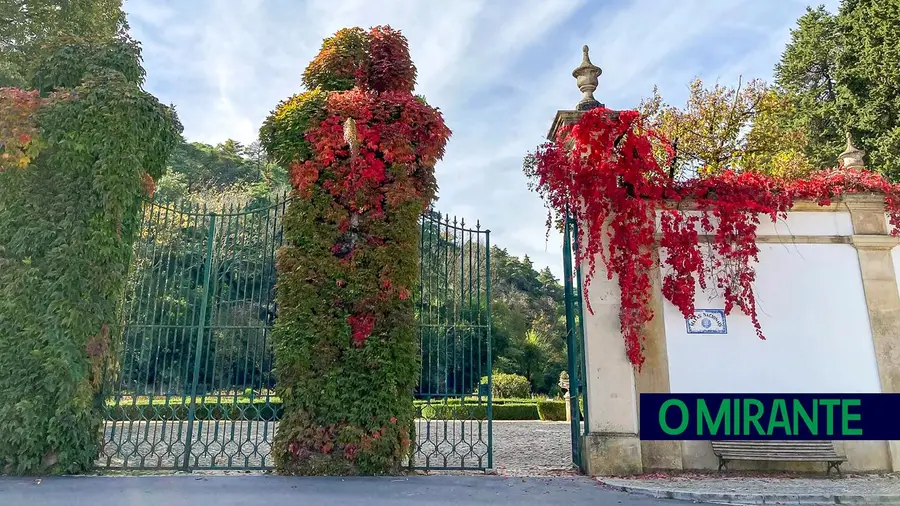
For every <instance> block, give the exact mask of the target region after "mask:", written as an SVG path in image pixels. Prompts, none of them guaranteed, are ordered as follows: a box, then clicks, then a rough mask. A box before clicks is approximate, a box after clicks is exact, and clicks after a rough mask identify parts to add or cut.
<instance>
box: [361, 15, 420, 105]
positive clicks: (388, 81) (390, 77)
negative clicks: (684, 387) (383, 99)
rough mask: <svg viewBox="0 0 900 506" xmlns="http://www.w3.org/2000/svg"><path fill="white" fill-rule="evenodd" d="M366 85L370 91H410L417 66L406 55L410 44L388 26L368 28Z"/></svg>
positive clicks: (414, 82) (414, 79)
mask: <svg viewBox="0 0 900 506" xmlns="http://www.w3.org/2000/svg"><path fill="white" fill-rule="evenodd" d="M367 70H368V72H367V74H368V75H367V82H366V87H368V88H369V89H371V90H373V91H377V92H384V91H400V92H405V93H412V91H413V88H414V87H415V85H416V67H415V66H414V65H413V62H412V58H411V57H410V56H409V44H408V43H407V41H406V37H404V36H403V35H402V34H401V33H400V32H399V31H397V30H394V29H393V28H391V27H390V26H376V27H374V28H372V29H371V30H369V68H368V69H367Z"/></svg>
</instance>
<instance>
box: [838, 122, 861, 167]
mask: <svg viewBox="0 0 900 506" xmlns="http://www.w3.org/2000/svg"><path fill="white" fill-rule="evenodd" d="M865 154H866V152H865V151H863V150H861V149H859V148H858V147H856V146H854V145H853V136H852V135H850V132H849V131H848V132H847V147H846V149H844V152H843V153H841V154H840V155H838V164H839V166H840V167H841V168H844V169H864V168H865V167H866V166H865V163H864V162H863V156H865Z"/></svg>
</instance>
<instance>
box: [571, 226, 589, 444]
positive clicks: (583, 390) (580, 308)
mask: <svg viewBox="0 0 900 506" xmlns="http://www.w3.org/2000/svg"><path fill="white" fill-rule="evenodd" d="M572 236H573V237H574V239H575V241H574V242H575V254H576V255H575V257H576V259H577V252H579V251H581V249H580V248H581V243H580V242H579V241H580V240H581V238H580V237H579V235H578V222H577V221H576V220H575V219H572ZM574 289H575V293H574V295H575V301H576V303H577V304H576V307H575V309H576V311H577V315H578V340H577V342H578V349H579V351H580V354H581V364H580V365H581V371H580V374H579V376H578V400H579V401H580V404H581V405H580V406H579V411H580V412H581V418H582V421H583V423H584V426H583V428H582V434H584V435H587V434H588V432H589V431H590V429H589V423H588V396H587V356H586V355H585V353H586V350H585V345H584V344H585V343H584V339H585V337H584V305H583V298H584V289H583V287H582V286H581V263H580V262H578V263H576V264H575V287H574Z"/></svg>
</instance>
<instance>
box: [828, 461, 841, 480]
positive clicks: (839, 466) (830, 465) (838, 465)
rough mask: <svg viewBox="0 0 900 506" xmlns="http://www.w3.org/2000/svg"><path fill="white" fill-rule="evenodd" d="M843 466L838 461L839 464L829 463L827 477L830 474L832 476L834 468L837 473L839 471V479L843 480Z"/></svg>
mask: <svg viewBox="0 0 900 506" xmlns="http://www.w3.org/2000/svg"><path fill="white" fill-rule="evenodd" d="M841 464H842V462H840V461H838V462H829V463H828V469H827V470H826V471H825V475H830V474H831V469H832V468H833V469H834V470H835V471H837V474H838V477H839V478H843V475H842V474H841Z"/></svg>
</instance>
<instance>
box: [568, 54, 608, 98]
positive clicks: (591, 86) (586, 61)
mask: <svg viewBox="0 0 900 506" xmlns="http://www.w3.org/2000/svg"><path fill="white" fill-rule="evenodd" d="M581 51H582V53H583V54H584V57H583V58H582V60H581V65H579V66H578V68H576V69H575V70H573V71H572V77H574V78H575V82H576V83H577V84H578V89H579V90H580V91H581V93H582V97H581V100H580V101H579V102H578V105H576V106H575V110H578V111H587V110H590V109H594V108H596V107H602V106H603V104H601V103H600V102H598V101H597V99H595V98H594V90H596V89H597V83H598V80H597V78H598V77H600V74H602V73H603V70H602V69H601V68H600V67H598V66H596V65H594V64H593V63H591V58H590V56H588V47H587V46H584V47H583V48H582V49H581Z"/></svg>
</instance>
